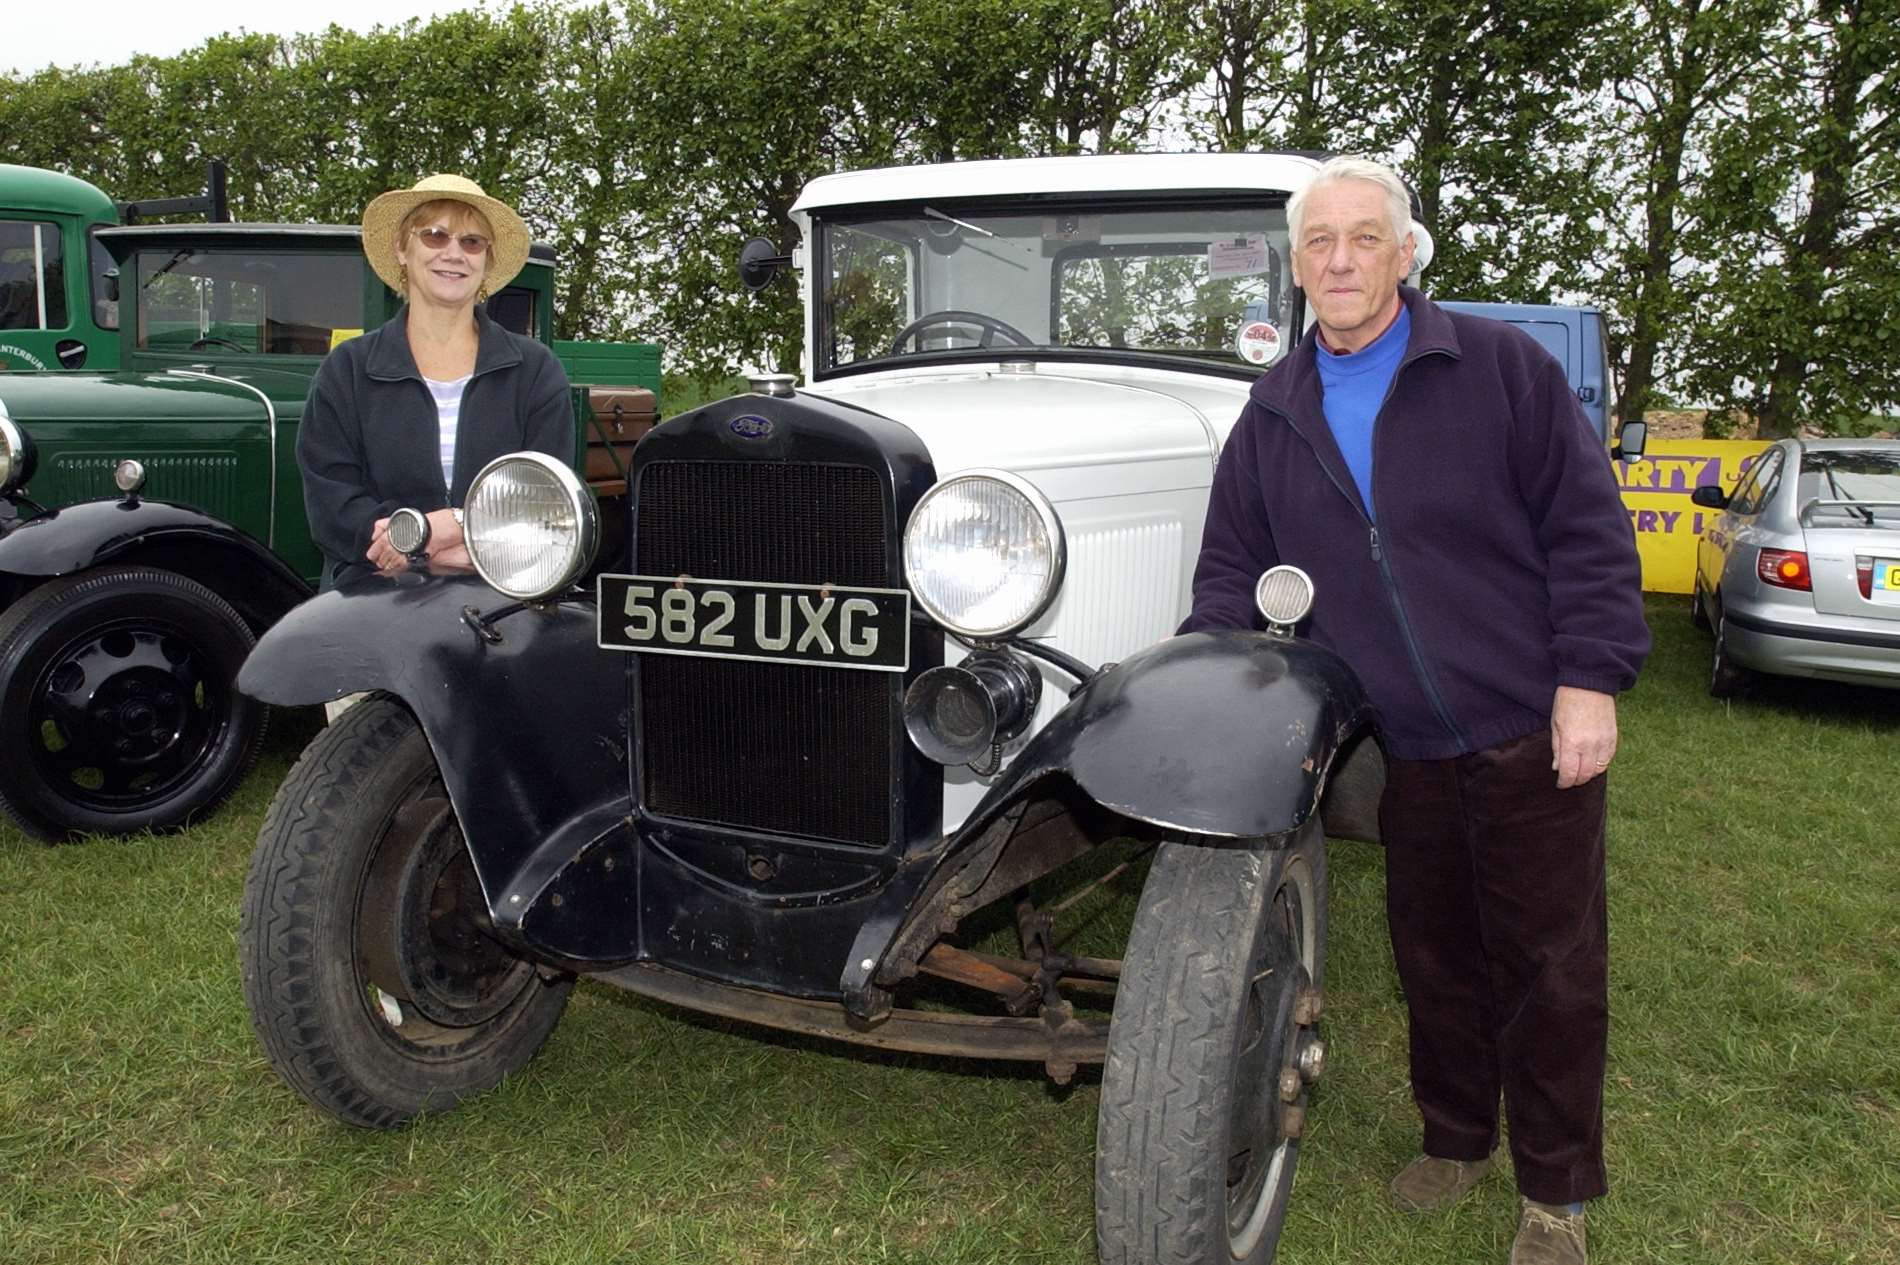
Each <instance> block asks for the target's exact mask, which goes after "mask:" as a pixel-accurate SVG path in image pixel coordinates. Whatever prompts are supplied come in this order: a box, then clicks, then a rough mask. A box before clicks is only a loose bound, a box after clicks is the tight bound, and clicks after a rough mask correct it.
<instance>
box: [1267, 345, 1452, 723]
mask: <svg viewBox="0 0 1900 1265" xmlns="http://www.w3.org/2000/svg"><path fill="white" fill-rule="evenodd" d="M1429 354H1432V353H1421V354H1420V355H1418V356H1413V357H1412V358H1411V359H1409V360H1405V361H1401V362H1400V364H1399V367H1398V368H1397V369H1395V370H1393V371H1392V380H1391V381H1390V382H1388V383H1386V386H1385V397H1384V399H1381V400H1380V401H1379V411H1378V413H1377V414H1374V419H1373V430H1372V433H1373V436H1374V440H1373V443H1374V449H1375V452H1376V449H1377V443H1378V440H1377V436H1378V433H1379V430H1378V425H1379V424H1378V417H1379V416H1380V415H1383V414H1384V412H1385V406H1386V403H1387V401H1389V400H1390V399H1391V398H1392V389H1393V388H1394V387H1396V386H1397V385H1398V381H1399V374H1401V373H1403V372H1405V368H1406V366H1407V365H1410V364H1411V363H1412V362H1413V361H1415V360H1419V359H1422V358H1423V356H1424V355H1429ZM1275 411H1276V412H1278V410H1275ZM1280 416H1282V417H1284V418H1286V423H1287V425H1288V426H1291V427H1292V428H1293V433H1294V434H1296V435H1298V436H1299V437H1300V438H1301V439H1303V440H1305V441H1306V446H1307V447H1309V448H1312V447H1313V441H1312V440H1311V439H1310V438H1308V436H1307V435H1306V433H1305V432H1304V431H1302V430H1301V429H1300V428H1299V426H1298V425H1296V424H1295V423H1294V421H1293V416H1292V414H1290V413H1281V414H1280ZM1313 462H1314V464H1315V465H1317V466H1318V467H1319V468H1320V469H1321V470H1322V471H1324V472H1325V475H1326V478H1327V479H1328V481H1330V482H1331V483H1332V485H1333V486H1334V487H1335V488H1337V489H1339V494H1340V495H1341V496H1343V497H1345V498H1346V504H1348V505H1350V506H1352V507H1353V509H1354V511H1355V512H1357V513H1358V515H1359V517H1360V518H1362V519H1364V520H1365V524H1366V530H1367V531H1368V532H1370V533H1371V542H1372V560H1373V561H1374V562H1376V563H1378V564H1379V578H1380V579H1381V580H1382V581H1384V583H1385V595H1386V597H1387V598H1388V599H1390V600H1391V602H1392V613H1393V614H1394V615H1396V616H1397V617H1398V621H1399V636H1400V637H1401V638H1402V639H1403V640H1404V642H1405V652H1406V654H1407V655H1408V656H1410V658H1411V660H1412V672H1413V675H1415V676H1416V677H1417V678H1418V684H1419V688H1420V689H1422V690H1423V691H1425V698H1426V701H1427V702H1429V703H1430V704H1431V705H1432V712H1433V714H1434V715H1436V716H1437V717H1438V723H1439V724H1441V725H1443V726H1444V727H1445V730H1446V732H1447V733H1449V734H1451V736H1452V737H1453V738H1455V739H1457V741H1458V745H1459V746H1460V747H1464V746H1468V745H1469V744H1467V743H1466V742H1465V735H1464V733H1463V731H1461V730H1460V729H1459V728H1458V725H1457V722H1455V721H1453V720H1452V718H1451V709H1450V708H1448V707H1447V706H1446V705H1445V698H1444V696H1443V695H1442V694H1440V693H1439V692H1438V684H1437V682H1435V681H1434V680H1433V679H1432V674H1431V672H1430V671H1429V670H1428V669H1427V668H1426V666H1425V654H1424V652H1423V651H1422V650H1420V649H1419V645H1418V638H1417V637H1416V636H1415V635H1414V634H1413V632H1412V621H1411V620H1409V619H1407V618H1406V615H1405V603H1404V602H1403V601H1402V600H1400V598H1399V582H1398V579H1397V577H1395V576H1394V575H1393V574H1392V564H1391V562H1390V561H1388V560H1387V559H1386V556H1385V550H1384V549H1382V548H1381V547H1380V546H1379V528H1378V525H1377V524H1375V523H1374V522H1373V521H1372V516H1371V515H1369V514H1367V513H1366V511H1365V509H1364V508H1363V507H1361V506H1360V504H1359V500H1358V498H1357V497H1355V496H1354V495H1353V494H1352V493H1351V492H1349V491H1348V490H1347V489H1346V488H1345V486H1344V485H1343V484H1341V483H1340V481H1339V478H1338V476H1337V475H1335V474H1334V473H1333V472H1332V471H1331V470H1330V469H1328V468H1327V466H1326V463H1325V462H1324V461H1321V460H1320V457H1319V450H1318V449H1317V448H1314V450H1313ZM1374 468H1375V469H1376V468H1377V457H1376V456H1375V457H1374Z"/></svg>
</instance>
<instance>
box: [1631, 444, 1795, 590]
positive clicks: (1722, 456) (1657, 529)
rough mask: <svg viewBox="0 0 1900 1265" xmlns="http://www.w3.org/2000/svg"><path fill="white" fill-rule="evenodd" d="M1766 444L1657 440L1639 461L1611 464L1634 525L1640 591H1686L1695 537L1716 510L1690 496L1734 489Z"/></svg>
mask: <svg viewBox="0 0 1900 1265" xmlns="http://www.w3.org/2000/svg"><path fill="white" fill-rule="evenodd" d="M1767 446H1768V445H1767V444H1765V443H1763V442H1762V441H1761V440H1759V439H1657V440H1652V441H1651V442H1650V443H1649V445H1648V446H1647V447H1646V448H1645V449H1644V451H1643V459H1642V460H1641V461H1627V462H1625V461H1614V462H1611V463H1610V464H1611V467H1612V468H1613V469H1614V470H1615V471H1616V481H1617V482H1618V483H1619V484H1621V485H1622V488H1623V507H1624V508H1625V509H1627V510H1628V511H1629V516H1630V525H1631V526H1632V527H1634V528H1635V529H1636V552H1637V553H1638V554H1640V555H1641V556H1642V560H1643V587H1644V588H1645V589H1647V590H1649V591H1650V592H1652V593H1687V592H1688V591H1689V590H1690V588H1691V587H1692V586H1693V585H1694V583H1695V546H1696V539H1697V538H1698V537H1700V536H1701V535H1702V528H1703V526H1704V525H1705V524H1706V523H1708V522H1709V521H1710V520H1712V519H1714V518H1715V517H1716V516H1717V515H1718V514H1720V513H1721V511H1720V510H1712V509H1704V508H1703V507H1702V506H1700V505H1695V504H1692V503H1691V502H1690V500H1689V494H1690V493H1691V492H1694V491H1695V490H1696V489H1697V488H1700V487H1719V488H1721V489H1722V490H1723V491H1724V492H1733V491H1735V485H1736V484H1738V483H1740V482H1741V481H1742V476H1743V475H1745V474H1747V473H1748V468H1749V467H1750V466H1752V465H1753V464H1754V463H1755V458H1757V457H1759V456H1761V454H1762V451H1763V450H1764V449H1765V448H1767Z"/></svg>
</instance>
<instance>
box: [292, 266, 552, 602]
mask: <svg viewBox="0 0 1900 1265" xmlns="http://www.w3.org/2000/svg"><path fill="white" fill-rule="evenodd" d="M475 326H476V338H477V342H476V350H475V374H474V376H473V377H472V378H470V379H469V383H468V386H467V387H465V388H464V389H463V393H462V409H461V413H460V416H459V417H458V419H457V421H456V427H455V481H454V484H453V486H451V485H449V484H447V483H445V482H443V479H442V457H441V438H440V437H441V424H440V421H439V419H438V418H437V416H436V409H435V397H434V396H432V395H430V394H429V386H428V384H427V383H425V382H424V381H423V380H422V374H421V373H420V372H419V371H418V370H417V369H416V358H415V356H414V355H413V354H412V353H411V352H410V350H409V309H408V308H403V309H402V310H401V311H400V312H398V313H396V315H395V316H393V317H391V318H390V320H389V322H388V323H387V324H385V325H383V326H381V327H379V328H377V329H373V330H371V331H370V332H369V333H367V334H364V335H363V336H362V337H361V338H352V339H350V340H349V341H348V342H346V343H343V344H341V345H340V346H338V347H337V349H336V350H335V351H333V352H331V353H330V354H329V355H328V356H327V357H325V359H324V361H323V364H322V365H321V366H319V367H318V369H317V376H316V378H315V379H313V380H312V381H311V383H310V394H309V396H308V397H307V398H306V399H305V400H304V406H303V420H302V421H301V422H299V423H298V426H297V467H298V469H299V470H301V471H302V473H303V501H304V510H305V512H306V513H307V514H308V516H309V519H310V535H311V537H312V539H314V540H315V541H316V543H317V548H319V549H321V550H322V551H323V587H324V588H330V587H332V586H333V585H334V584H335V583H336V582H337V581H338V580H339V579H341V578H343V577H344V576H347V575H349V574H351V573H352V572H353V571H355V570H357V569H359V568H360V569H361V570H363V571H367V570H369V563H368V562H367V560H365V558H364V556H363V555H364V552H365V551H366V550H368V548H369V538H370V532H371V529H372V528H373V527H374V526H375V524H376V520H377V519H379V518H387V517H389V515H390V514H391V513H393V512H394V511H396V510H398V509H401V508H402V507H403V506H405V505H407V506H409V507H411V508H412V509H419V510H422V511H424V512H425V513H426V512H428V511H429V510H439V509H446V508H448V507H449V506H451V505H460V504H461V503H462V500H463V498H464V497H465V496H467V495H468V485H469V484H470V483H471V482H472V481H473V480H474V478H475V476H476V474H478V473H480V471H481V468H482V467H483V466H485V465H487V464H488V463H489V462H490V461H492V460H494V459H495V458H496V457H499V456H501V455H502V454H503V453H509V452H520V451H522V450H523V449H530V448H531V449H534V450H535V451H536V452H544V453H546V454H548V455H549V456H550V457H553V458H555V459H557V460H559V461H564V462H566V463H568V464H569V465H572V464H573V462H574V450H575V436H576V433H577V432H576V429H575V419H574V401H573V396H572V394H571V393H570V391H569V389H568V384H567V371H566V370H564V369H562V368H561V362H560V361H559V360H556V359H555V357H554V353H553V352H552V351H549V350H548V349H547V348H546V347H545V346H543V345H542V344H540V343H538V342H536V341H534V340H533V339H532V338H524V337H522V336H521V335H519V334H514V333H511V332H509V331H508V330H506V329H503V328H502V327H501V326H499V325H497V324H495V322H494V321H492V320H491V319H489V316H488V311H487V309H486V308H485V307H483V306H481V305H479V304H478V305H477V306H476V308H475Z"/></svg>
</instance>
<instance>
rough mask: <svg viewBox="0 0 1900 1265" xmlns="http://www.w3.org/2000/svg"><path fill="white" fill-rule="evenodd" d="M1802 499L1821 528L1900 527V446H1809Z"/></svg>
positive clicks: (1803, 463) (1811, 519) (1810, 517)
mask: <svg viewBox="0 0 1900 1265" xmlns="http://www.w3.org/2000/svg"><path fill="white" fill-rule="evenodd" d="M1799 492H1800V498H1801V499H1800V503H1801V505H1802V506H1803V507H1811V508H1806V518H1807V521H1808V522H1809V523H1810V524H1812V525H1813V526H1816V527H1826V526H1833V527H1866V526H1869V525H1872V524H1875V523H1879V524H1882V525H1885V526H1892V527H1900V448H1894V449H1859V450H1841V449H1833V450H1822V451H1815V450H1813V449H1810V450H1808V451H1807V452H1804V453H1802V454H1801V486H1800V490H1799Z"/></svg>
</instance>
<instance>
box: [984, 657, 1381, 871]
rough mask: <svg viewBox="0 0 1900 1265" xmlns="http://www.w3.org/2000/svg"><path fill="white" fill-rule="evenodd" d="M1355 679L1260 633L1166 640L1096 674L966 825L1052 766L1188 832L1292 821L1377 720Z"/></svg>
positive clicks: (1304, 813) (1284, 827)
mask: <svg viewBox="0 0 1900 1265" xmlns="http://www.w3.org/2000/svg"><path fill="white" fill-rule="evenodd" d="M1373 723H1374V722H1373V713H1372V705H1371V704H1370V703H1369V702H1367V701H1366V696H1365V691H1364V689H1362V688H1361V687H1360V684H1359V679H1358V678H1357V677H1356V676H1354V675H1353V673H1352V669H1350V668H1348V667H1347V666H1346V664H1345V663H1344V661H1342V660H1341V659H1340V658H1339V657H1338V656H1337V655H1335V654H1333V653H1332V652H1331V651H1329V650H1324V649H1322V648H1320V647H1319V646H1316V645H1314V644H1312V643H1311V642H1306V641H1296V640H1290V639H1286V638H1280V637H1272V636H1269V635H1267V634H1266V633H1250V632H1201V633H1188V634H1186V635H1184V636H1179V637H1170V638H1169V639H1167V640H1166V641H1162V642H1158V643H1156V644H1155V645H1153V646H1150V647H1148V648H1147V649H1146V650H1142V651H1140V652H1138V653H1136V654H1133V655H1130V656H1129V657H1128V658H1126V659H1124V660H1122V661H1121V662H1120V663H1118V664H1116V665H1115V666H1114V667H1112V668H1110V669H1109V670H1108V671H1106V672H1103V673H1102V674H1101V675H1100V676H1097V677H1095V678H1094V679H1092V680H1091V681H1090V682H1089V683H1088V684H1087V685H1085V686H1084V687H1083V688H1082V689H1081V690H1080V691H1079V692H1078V693H1077V694H1076V695H1075V697H1074V698H1072V699H1071V700H1070V701H1069V705H1068V706H1067V707H1066V708H1064V709H1063V710H1062V711H1061V712H1060V713H1059V714H1058V715H1057V716H1056V718H1055V719H1054V720H1052V721H1050V722H1049V723H1048V724H1047V725H1045V726H1044V727H1043V728H1042V730H1041V732H1039V733H1038V734H1037V735H1036V736H1035V738H1034V739H1032V740H1031V741H1030V743H1029V745H1028V746H1027V747H1026V748H1024V750H1023V752H1022V754H1021V755H1019V756H1018V757H1017V758H1016V760H1015V761H1014V762H1013V763H1012V764H1011V765H1010V767H1009V769H1008V770H1007V771H1006V772H1005V773H1004V775H1003V777H1002V779H1001V780H1000V781H998V782H997V783H996V785H995V786H993V787H991V788H990V792H989V794H988V795H986V796H984V798H983V801H982V803H980V804H978V805H977V808H976V810H975V812H973V813H972V814H971V818H970V821H969V822H968V823H966V824H965V826H964V828H963V831H961V832H959V833H965V834H967V833H970V832H972V831H975V830H981V829H982V828H983V827H984V825H985V823H986V822H987V821H988V820H989V819H990V818H992V817H994V816H995V815H996V814H997V813H999V812H1001V811H1002V810H1003V809H1005V808H1006V807H1008V806H1009V805H1010V804H1012V803H1014V802H1015V801H1016V800H1018V799H1020V798H1021V797H1022V796H1023V795H1024V794H1025V793H1027V792H1028V790H1029V789H1030V788H1031V787H1032V786H1033V785H1034V784H1035V783H1036V782H1039V781H1041V780H1042V779H1043V778H1045V777H1048V776H1049V775H1051V774H1056V773H1065V774H1067V775H1068V776H1069V777H1070V778H1071V779H1072V780H1073V781H1074V782H1075V784H1076V785H1077V786H1078V787H1080V788H1081V790H1082V792H1083V793H1084V794H1086V795H1087V796H1088V797H1089V798H1091V799H1093V800H1094V801H1095V802H1096V803H1098V804H1100V805H1102V806H1103V807H1104V808H1107V809H1109V810H1111V811H1113V812H1116V813H1120V814H1121V815H1122V816H1124V817H1129V818H1132V819H1134V820H1136V821H1142V822H1147V823H1149V824H1151V825H1155V826H1160V827H1163V828H1164V829H1169V830H1177V831H1181V832H1183V833H1187V834H1196V835H1211V836H1217V837H1222V838H1259V837H1262V836H1266V835H1277V834H1284V833H1286V832H1288V831H1291V830H1294V829H1296V828H1297V827H1298V826H1299V825H1300V824H1301V823H1302V822H1304V821H1305V820H1306V819H1307V817H1309V816H1310V815H1311V814H1312V813H1313V811H1314V809H1315V807H1316V806H1317V805H1318V802H1319V798H1320V796H1321V794H1322V793H1324V791H1325V789H1326V779H1327V775H1328V773H1329V772H1330V771H1331V768H1332V765H1333V760H1334V757H1336V756H1337V755H1338V754H1339V752H1340V750H1341V748H1342V747H1344V746H1345V745H1346V744H1347V743H1348V742H1349V741H1350V740H1351V739H1352V738H1353V736H1354V735H1355V734H1357V733H1359V732H1360V731H1361V730H1364V729H1366V728H1368V727H1370V726H1372V725H1373Z"/></svg>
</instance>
